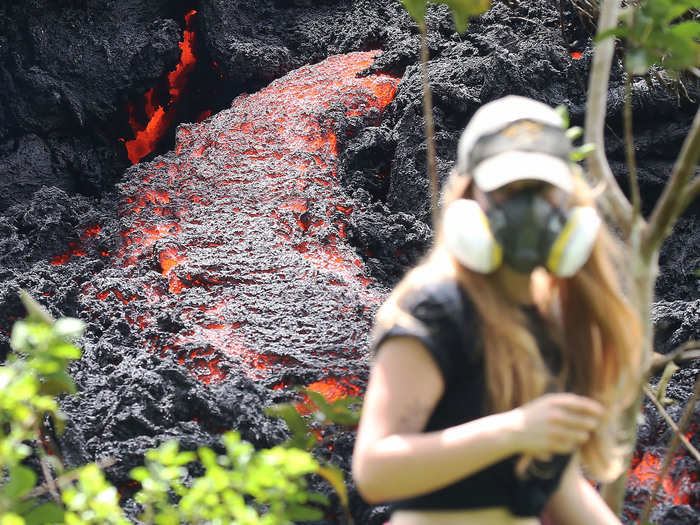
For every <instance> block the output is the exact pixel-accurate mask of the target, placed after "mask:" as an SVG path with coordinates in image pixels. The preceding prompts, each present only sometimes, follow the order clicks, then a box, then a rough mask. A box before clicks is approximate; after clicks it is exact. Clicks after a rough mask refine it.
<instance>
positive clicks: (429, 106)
mask: <svg viewBox="0 0 700 525" xmlns="http://www.w3.org/2000/svg"><path fill="white" fill-rule="evenodd" d="M418 27H419V28H420V35H421V70H422V72H423V117H424V118H425V138H426V141H427V143H428V150H427V157H428V158H427V160H428V177H429V178H430V211H431V213H432V216H433V231H434V232H437V226H438V220H439V216H438V192H439V191H440V190H439V188H438V181H437V168H436V166H435V123H434V122H433V95H432V92H431V90H430V80H429V77H428V59H429V54H428V29H427V27H426V25H425V22H421V23H420V24H418Z"/></svg>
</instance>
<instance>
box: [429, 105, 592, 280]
mask: <svg viewBox="0 0 700 525" xmlns="http://www.w3.org/2000/svg"><path fill="white" fill-rule="evenodd" d="M570 152H571V142H570V141H569V139H568V137H567V136H566V132H565V130H564V129H563V128H562V124H561V119H560V117H559V115H558V114H557V113H556V112H555V111H554V110H553V109H552V108H550V107H549V106H546V105H545V104H542V103H540V102H536V101H534V100H531V99H526V98H523V97H515V96H510V97H506V98H503V99H500V100H498V101H495V102H491V103H489V104H486V105H485V106H483V107H482V108H481V109H480V110H479V111H477V112H476V114H475V115H474V117H472V120H471V121H470V123H469V126H467V129H466V130H465V131H464V133H463V135H462V138H461V139H460V144H459V149H458V166H457V168H458V172H462V173H470V174H472V176H473V183H474V184H475V185H476V186H477V187H478V188H479V189H480V190H481V192H482V193H483V194H484V195H485V197H486V200H487V204H488V205H487V206H485V208H486V210H484V209H482V207H481V206H480V205H479V203H477V202H476V201H475V200H472V199H459V200H457V201H455V202H453V203H452V204H451V205H450V206H449V207H448V209H447V210H445V214H444V216H443V221H442V228H443V235H444V239H445V244H446V246H447V248H448V249H449V251H450V252H451V253H452V254H453V255H454V257H455V258H456V259H457V260H458V261H459V262H460V263H461V264H462V265H464V266H465V267H467V268H469V269H471V270H473V271H476V272H480V273H490V272H492V271H494V270H496V269H497V268H498V267H499V266H500V265H501V264H502V263H505V264H507V265H508V266H510V267H511V268H513V269H514V270H516V271H518V272H521V273H529V272H531V271H532V270H533V269H534V268H536V267H537V266H543V267H545V268H546V269H547V270H548V271H549V272H550V273H552V274H554V275H557V276H559V277H570V276H572V275H574V274H575V273H576V272H577V271H578V270H579V269H580V268H581V267H582V266H583V265H584V264H585V262H586V261H587V260H588V257H589V256H590V253H591V250H592V249H593V246H594V244H595V240H596V238H597V236H598V232H599V230H600V226H601V222H602V221H601V219H600V217H599V215H598V213H597V212H596V210H595V209H594V208H593V207H589V206H575V207H571V208H569V207H568V206H567V207H565V208H560V207H559V206H557V205H555V204H552V203H551V202H549V200H548V199H547V198H546V196H545V195H543V194H542V187H541V186H539V187H534V188H533V187H525V188H523V189H522V190H520V191H514V192H512V193H511V194H510V195H508V196H507V197H506V198H505V199H504V200H502V201H500V202H498V203H495V202H494V201H493V200H491V197H490V196H489V193H490V192H493V191H494V190H497V189H499V188H502V187H504V186H506V185H507V184H509V183H511V182H515V181H519V180H537V181H542V182H546V183H548V184H551V185H554V186H556V187H558V188H559V189H561V190H563V191H564V192H565V193H567V194H569V195H570V194H571V193H572V192H573V188H574V182H573V175H572V171H571V166H570V164H569V162H570V161H569V155H570Z"/></svg>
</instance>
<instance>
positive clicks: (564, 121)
mask: <svg viewBox="0 0 700 525" xmlns="http://www.w3.org/2000/svg"><path fill="white" fill-rule="evenodd" d="M554 111H556V112H557V115H559V118H560V119H561V127H562V128H564V129H566V128H568V127H569V108H567V107H566V105H565V104H559V105H558V106H557V107H556V108H554Z"/></svg>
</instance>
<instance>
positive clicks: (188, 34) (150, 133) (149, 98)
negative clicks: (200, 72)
mask: <svg viewBox="0 0 700 525" xmlns="http://www.w3.org/2000/svg"><path fill="white" fill-rule="evenodd" d="M196 13H197V11H194V10H192V11H190V12H189V13H187V14H186V15H185V27H186V29H185V31H184V32H183V38H182V42H180V44H179V47H180V51H181V53H180V62H179V63H178V64H177V66H176V67H175V69H174V70H173V71H172V72H170V73H169V74H168V85H169V90H168V94H169V100H168V103H167V104H166V106H165V107H162V106H154V104H153V95H154V91H155V88H152V89H151V90H149V91H148V92H147V93H146V94H145V95H144V112H145V114H146V117H147V118H148V119H149V120H148V123H147V124H146V126H145V128H144V127H143V126H141V125H140V124H139V123H138V122H137V120H136V117H135V108H134V105H133V104H132V103H129V124H130V125H131V129H132V130H133V131H134V138H133V139H132V140H128V141H126V143H125V145H126V150H127V154H128V156H129V160H130V161H131V163H132V164H136V163H137V162H138V161H140V160H141V159H142V158H143V157H145V156H146V155H148V154H149V153H150V152H152V151H153V150H154V149H155V147H156V145H157V144H158V141H160V139H161V138H163V136H164V135H165V133H166V132H167V131H168V129H169V128H170V126H172V124H173V119H174V118H175V113H176V111H177V104H178V101H179V100H180V97H181V96H182V93H183V91H184V89H185V85H186V82H187V75H188V74H189V73H190V72H191V71H192V70H193V69H194V66H195V64H196V62H197V58H196V57H195V54H194V40H195V35H194V31H193V30H192V21H193V19H194V15H195V14H196Z"/></svg>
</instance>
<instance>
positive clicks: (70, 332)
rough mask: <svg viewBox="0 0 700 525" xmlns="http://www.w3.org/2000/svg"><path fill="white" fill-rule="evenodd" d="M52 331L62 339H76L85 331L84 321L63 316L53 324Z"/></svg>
mask: <svg viewBox="0 0 700 525" xmlns="http://www.w3.org/2000/svg"><path fill="white" fill-rule="evenodd" d="M53 330H54V333H55V334H56V335H57V336H59V337H62V338H63V339H69V340H71V339H77V338H78V337H80V336H81V335H83V332H84V331H85V323H84V322H83V321H81V320H80V319H75V318H73V317H64V318H62V319H59V320H58V321H56V324H54V325H53Z"/></svg>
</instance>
